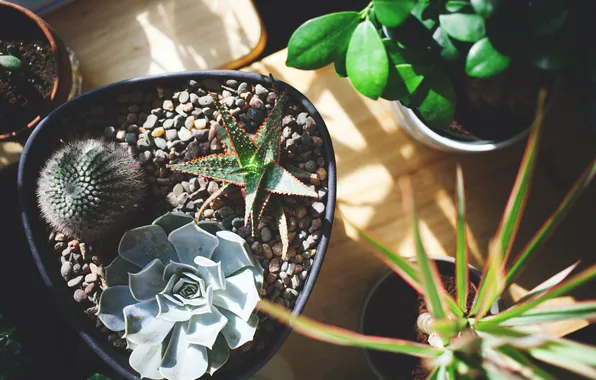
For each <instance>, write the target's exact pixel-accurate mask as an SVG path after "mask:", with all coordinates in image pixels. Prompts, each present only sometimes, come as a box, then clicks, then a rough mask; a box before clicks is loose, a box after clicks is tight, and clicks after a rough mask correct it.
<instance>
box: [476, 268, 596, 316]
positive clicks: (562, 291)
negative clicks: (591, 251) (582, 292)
mask: <svg viewBox="0 0 596 380" xmlns="http://www.w3.org/2000/svg"><path fill="white" fill-rule="evenodd" d="M594 279H596V264H595V265H592V266H591V267H589V268H587V269H585V270H583V271H582V272H580V273H578V274H576V275H575V276H573V277H571V278H569V279H567V280H565V281H564V282H562V283H560V284H559V285H557V286H554V287H552V288H550V289H549V290H547V291H546V292H544V293H543V294H541V295H538V296H536V297H534V298H531V299H528V300H526V301H524V302H520V303H517V304H515V305H514V306H512V307H510V308H509V309H507V310H505V311H503V312H501V313H499V314H496V315H494V316H489V317H486V318H484V319H483V320H482V321H480V322H478V324H485V323H488V324H498V323H502V322H504V321H506V320H508V319H511V318H514V317H518V316H520V315H523V314H524V313H526V312H527V311H528V310H532V309H534V308H535V307H537V306H538V305H540V304H542V303H543V302H546V301H548V300H550V299H553V298H556V297H561V296H564V295H566V294H567V293H569V292H571V291H573V290H574V289H576V288H577V287H579V286H581V285H584V284H586V283H588V282H590V281H592V280H594ZM478 324H477V325H478Z"/></svg>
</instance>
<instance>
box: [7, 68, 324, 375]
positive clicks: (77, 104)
mask: <svg viewBox="0 0 596 380" xmlns="http://www.w3.org/2000/svg"><path fill="white" fill-rule="evenodd" d="M208 78H213V79H222V80H225V79H236V80H238V81H239V82H248V83H250V84H254V85H256V84H262V85H263V86H265V87H269V86H270V84H271V82H270V80H269V78H268V77H266V76H263V75H260V74H255V73H250V72H243V71H232V70H205V71H196V72H182V73H173V74H165V75H156V76H149V77H142V78H136V79H131V80H125V81H122V82H118V83H114V84H110V85H107V86H104V87H101V88H98V89H96V90H93V91H90V92H87V93H85V94H83V95H81V96H78V97H76V98H74V99H73V100H71V101H69V102H67V103H65V104H63V105H62V106H60V107H58V108H57V109H56V110H54V111H53V112H52V113H51V114H49V115H48V116H47V117H46V118H45V119H44V120H43V121H42V122H41V123H40V124H39V126H38V127H37V128H36V129H35V130H34V132H33V134H32V135H31V136H30V138H29V140H28V141H27V144H26V146H25V148H24V151H23V155H22V158H21V161H20V165H19V171H18V193H19V207H20V213H21V219H22V223H23V228H24V230H25V234H26V238H27V242H28V245H29V249H30V251H31V254H32V255H33V259H34V261H35V263H36V265H37V268H38V270H39V273H40V275H41V277H42V279H43V281H44V283H45V285H46V287H47V290H48V292H49V295H50V296H51V297H53V298H54V299H55V301H56V303H57V304H58V307H59V309H60V310H61V312H62V314H63V315H64V318H66V319H67V320H68V321H69V323H70V324H71V325H72V326H73V328H74V329H75V330H76V331H77V332H78V333H79V335H80V336H81V338H82V339H83V341H85V343H86V344H87V345H89V347H90V348H91V349H92V350H93V351H94V352H95V353H96V354H97V355H98V356H99V357H100V358H101V359H103V361H104V362H105V363H106V364H107V365H108V366H109V367H110V368H111V369H112V372H113V376H114V377H116V378H123V379H127V380H128V379H129V380H133V379H138V378H139V377H138V374H137V373H136V372H135V371H134V370H133V369H132V368H131V367H130V366H129V364H128V355H125V354H123V353H122V352H120V351H117V350H116V349H114V347H113V346H112V345H111V344H110V343H109V342H108V340H107V336H106V335H105V334H102V333H101V332H100V331H99V330H98V329H97V328H96V327H95V322H94V321H91V320H90V319H89V318H88V317H87V316H86V315H85V314H84V313H83V310H82V308H81V306H80V305H79V304H77V303H76V302H75V301H74V299H73V297H72V291H71V290H69V289H68V287H67V285H66V283H65V281H64V279H63V278H62V277H61V275H60V261H59V260H58V257H57V255H56V254H55V253H54V252H52V249H51V247H49V245H48V242H47V232H46V224H45V223H44V222H43V220H42V219H41V218H40V212H39V209H38V206H37V204H36V196H35V192H36V189H37V178H38V175H39V173H40V171H41V168H42V167H43V165H44V163H45V161H46V159H48V158H49V157H50V155H51V154H52V153H53V152H52V146H54V142H57V141H58V139H59V137H60V136H59V135H58V133H59V132H58V131H59V130H60V121H61V120H62V119H63V118H65V117H68V116H71V115H73V114H76V113H78V112H80V110H82V109H86V108H87V107H90V106H92V105H101V104H102V103H103V102H104V101H106V100H107V99H114V98H115V97H116V96H117V95H118V94H120V93H124V92H131V91H134V90H139V89H152V90H154V89H155V87H156V86H158V85H161V86H163V87H170V88H172V87H176V86H178V85H180V86H182V85H183V84H184V83H188V81H189V80H190V79H194V80H198V81H200V80H205V79H208ZM277 84H278V86H279V87H280V88H281V89H287V90H288V93H289V95H290V97H291V99H293V100H294V101H295V102H296V103H299V104H301V105H302V106H303V107H304V109H305V110H306V111H307V112H308V113H309V114H310V115H311V116H312V117H313V118H314V120H315V122H316V124H317V126H318V128H319V130H320V132H321V135H322V137H323V139H324V148H325V153H324V154H325V160H326V162H327V163H328V188H329V192H328V195H327V199H326V212H325V219H324V223H323V234H322V237H321V241H320V243H319V245H318V247H317V253H316V255H315V258H314V263H313V265H312V268H311V271H310V274H309V276H308V278H307V279H306V281H305V283H304V286H303V289H302V292H301V293H300V295H299V296H298V299H297V300H296V305H295V307H294V313H296V314H299V313H301V312H302V310H303V309H304V306H305V305H306V302H307V301H308V298H309V296H310V294H311V292H312V289H313V286H314V285H315V281H316V279H317V276H318V274H319V271H320V269H321V265H322V264H323V259H324V258H325V251H326V250H327V244H328V242H329V237H330V235H331V226H332V224H333V216H334V211H335V196H336V171H335V156H334V153H333V147H332V144H331V138H330V137H329V132H328V131H327V127H326V126H325V123H324V121H323V119H322V117H321V115H320V114H319V112H318V111H317V110H316V108H315V106H314V105H313V104H312V103H311V102H310V101H309V100H308V99H307V98H306V97H305V96H304V95H303V94H301V93H300V92H299V91H297V90H296V89H295V88H293V87H292V86H290V85H288V84H287V83H284V82H281V81H277ZM290 331H291V329H290V328H289V327H287V326H285V325H277V327H276V330H275V331H273V332H272V339H271V341H270V344H268V345H267V346H266V348H265V349H264V350H263V351H262V352H260V353H258V354H257V355H258V357H257V358H256V359H254V360H250V361H243V362H242V364H241V365H238V366H236V367H233V368H232V367H229V368H227V367H225V366H224V367H223V368H222V369H221V370H219V371H217V372H216V373H215V375H214V376H213V377H211V378H212V379H214V380H218V379H219V380H221V379H245V378H248V377H250V376H252V375H254V374H255V373H256V372H258V371H259V369H260V368H261V367H263V366H264V365H265V364H266V363H267V362H268V361H269V360H270V359H271V358H272V357H273V355H274V354H275V353H276V352H277V351H278V350H279V348H280V347H281V345H282V344H283V342H284V341H285V340H286V338H287V337H288V335H289V334H290ZM207 377H208V376H207Z"/></svg>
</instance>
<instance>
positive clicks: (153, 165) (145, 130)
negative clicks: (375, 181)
mask: <svg viewBox="0 0 596 380" xmlns="http://www.w3.org/2000/svg"><path fill="white" fill-rule="evenodd" d="M208 91H211V92H213V93H217V94H220V95H221V96H220V99H221V100H220V101H221V103H222V104H224V106H225V107H226V108H228V109H229V110H230V113H231V114H232V115H234V116H235V117H236V119H237V120H238V122H239V123H240V124H241V125H242V126H243V127H244V128H245V130H246V131H247V132H249V133H250V134H251V135H252V134H254V133H255V132H256V131H257V129H258V127H259V126H260V125H261V124H262V123H263V121H264V119H265V117H266V116H267V114H268V112H269V111H270V110H271V108H272V107H273V105H274V103H275V99H276V94H275V93H274V92H273V91H272V90H271V89H268V88H265V87H263V86H262V85H260V84H257V85H256V86H253V85H252V84H249V83H245V82H241V83H239V82H238V81H236V80H234V79H229V80H226V81H222V82H220V81H217V80H213V79H206V80H204V81H194V80H191V81H189V82H188V83H186V84H185V85H182V86H180V87H179V88H165V87H158V88H152V89H147V90H139V91H135V92H132V93H122V94H119V95H118V96H117V98H116V99H111V100H108V101H106V102H105V103H103V104H97V105H95V106H93V107H91V108H90V109H88V110H84V111H83V112H81V113H80V114H79V115H76V116H74V117H72V118H70V119H67V120H63V122H62V126H63V132H62V135H63V136H64V140H65V141H66V140H68V139H72V138H77V137H102V138H105V139H108V140H112V141H116V142H118V143H119V144H121V145H122V146H124V147H126V149H128V152H129V153H130V154H131V155H133V156H134V157H135V158H136V159H137V161H138V162H139V163H140V164H141V165H142V167H143V168H144V169H145V172H146V183H147V186H146V188H145V189H139V191H145V193H146V196H145V198H144V204H143V205H141V207H140V211H139V215H138V217H137V218H136V220H135V222H134V223H133V225H129V226H127V227H126V228H127V229H129V228H133V227H136V226H139V225H145V224H149V223H151V222H152V221H153V219H155V218H156V217H157V216H159V215H161V214H163V213H165V212H167V211H173V210H176V211H182V212H185V213H187V214H188V215H191V216H193V217H197V216H198V215H197V211H198V209H199V208H200V207H201V206H202V205H203V203H204V202H205V200H206V199H207V198H208V197H209V196H210V194H212V193H213V192H215V191H217V190H218V189H219V187H220V186H221V185H222V184H221V183H220V182H218V181H213V180H209V179H207V178H204V177H194V176H191V175H186V174H181V173H173V172H171V171H170V170H169V169H167V167H166V165H167V164H173V163H177V162H182V161H187V160H191V159H195V158H197V157H201V156H205V155H209V154H213V153H223V152H224V149H223V148H222V143H221V141H220V136H218V133H217V132H216V128H215V125H216V123H218V122H219V121H220V119H221V116H220V115H219V112H218V111H217V110H216V109H215V104H214V102H213V99H212V98H211V97H210V96H209V94H208ZM282 128H283V132H282V157H281V160H282V162H290V163H292V164H293V165H295V166H297V167H299V168H302V169H304V170H306V171H308V172H310V173H312V174H311V177H310V184H309V185H310V186H311V187H312V188H313V189H315V190H316V191H317V192H318V194H319V199H312V198H303V197H293V196H282V198H281V199H282V203H283V205H284V210H285V212H286V215H287V217H288V227H289V231H290V232H289V237H290V248H289V250H288V253H287V255H285V256H284V255H282V243H281V239H280V236H279V231H278V229H277V223H276V222H275V220H274V219H273V217H272V216H271V214H268V213H267V211H266V212H265V214H264V215H263V217H262V219H261V222H260V224H259V226H257V229H256V233H255V236H251V235H250V228H248V227H245V226H244V200H243V197H242V194H241V192H240V190H239V189H235V190H234V191H231V192H229V193H227V194H226V195H223V196H221V197H219V198H218V199H216V200H215V201H213V202H212V204H211V205H209V207H208V208H206V210H205V211H204V213H203V215H202V216H201V219H209V220H217V221H219V222H221V223H222V224H223V226H224V228H226V229H228V230H231V231H233V232H236V233H238V234H239V235H240V236H242V237H243V238H244V239H246V241H247V242H248V244H249V246H250V247H251V250H252V253H253V255H254V257H255V259H256V260H257V261H258V262H259V263H260V265H261V266H262V267H263V269H264V278H265V281H264V286H263V289H262V290H261V297H263V298H267V299H269V300H272V301H274V302H277V303H279V304H281V305H283V306H286V307H288V308H293V307H294V303H295V301H296V298H297V297H298V295H299V294H300V291H301V289H302V285H303V283H304V281H305V280H306V278H307V277H308V274H309V271H310V269H311V266H312V264H313V257H314V255H315V253H316V248H317V245H318V243H319V241H320V238H321V233H322V232H321V231H322V226H323V219H324V214H325V202H326V196H327V163H326V162H325V159H324V149H323V139H322V137H321V136H320V133H319V131H318V128H317V125H316V123H315V121H314V119H313V118H312V117H311V116H310V115H309V114H308V113H307V112H304V110H303V109H302V108H301V106H300V105H297V104H295V103H293V101H292V99H290V106H289V107H287V109H286V115H285V117H284V118H283V121H282ZM122 232H124V231H122ZM116 235H117V236H110V237H109V238H107V239H106V240H103V241H101V242H95V243H93V244H91V243H89V242H83V241H77V240H75V239H72V238H70V237H67V236H64V235H63V234H61V233H56V232H55V231H50V235H49V242H50V244H52V245H53V247H54V251H55V252H56V253H57V254H58V255H59V257H60V260H61V263H62V265H61V267H60V273H61V275H62V277H63V278H64V280H65V281H66V282H67V284H68V286H69V287H70V288H71V289H72V290H73V298H74V299H75V301H76V302H79V303H80V304H81V308H82V312H83V311H84V312H85V313H86V314H87V315H89V317H90V318H93V319H95V320H96V324H97V327H98V328H100V329H101V330H102V331H104V332H105V333H106V339H108V340H109V341H110V342H111V343H112V344H113V345H114V346H115V347H118V348H125V347H126V342H125V340H123V339H121V334H117V333H114V332H111V331H109V330H108V329H107V328H105V327H104V326H103V325H102V323H101V322H100V321H99V319H97V318H96V317H95V313H96V312H97V302H98V301H99V296H100V294H101V291H102V290H103V289H104V288H105V286H106V284H105V281H104V278H103V268H104V266H106V265H108V264H109V263H110V262H111V260H112V259H113V258H114V257H115V256H116V255H117V243H118V241H119V238H120V236H121V234H116ZM274 327H275V323H274V322H273V321H272V320H269V319H267V318H266V317H265V316H263V315H261V322H260V324H259V328H258V330H257V333H256V335H255V339H254V340H253V341H252V342H249V343H247V344H246V345H245V346H243V347H242V348H241V349H240V350H237V351H248V350H251V349H252V348H255V349H256V351H260V350H261V349H263V348H264V347H265V345H266V344H267V332H270V331H272V329H273V328H274ZM232 360H233V358H231V361H232Z"/></svg>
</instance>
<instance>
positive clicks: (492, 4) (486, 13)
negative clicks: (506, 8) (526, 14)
mask: <svg viewBox="0 0 596 380" xmlns="http://www.w3.org/2000/svg"><path fill="white" fill-rule="evenodd" d="M470 2H471V3H472V8H474V12H476V13H477V14H479V15H480V16H482V17H484V18H490V17H491V16H492V15H494V14H495V12H496V11H497V9H498V7H499V6H500V3H501V0H470Z"/></svg>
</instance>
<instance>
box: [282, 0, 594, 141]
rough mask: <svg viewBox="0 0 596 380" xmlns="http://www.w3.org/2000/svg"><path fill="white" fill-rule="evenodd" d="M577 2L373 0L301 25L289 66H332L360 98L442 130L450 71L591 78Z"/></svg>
mask: <svg viewBox="0 0 596 380" xmlns="http://www.w3.org/2000/svg"><path fill="white" fill-rule="evenodd" d="M580 3H581V2H578V1H562V0H544V1H529V0H526V1H493V0H440V1H428V0H373V1H371V2H370V3H369V4H368V5H367V6H366V7H365V8H364V9H363V10H362V11H360V12H356V11H344V12H337V13H331V14H327V15H324V16H320V17H317V18H314V19H312V20H309V21H307V22H305V23H304V24H303V25H301V26H300V27H299V28H298V29H297V30H296V31H295V32H294V34H293V35H292V37H291V38H290V41H289V43H288V57H287V61H286V64H287V65H288V66H291V67H295V68H298V69H304V70H314V69H318V68H321V67H323V66H326V65H328V64H331V63H333V64H334V66H335V71H336V72H337V75H339V76H340V77H348V78H349V79H350V81H351V83H352V85H353V86H354V88H355V89H356V90H358V91H359V92H360V93H362V94H363V95H365V96H367V97H369V98H372V99H378V98H383V99H387V100H398V101H400V102H401V103H402V104H403V105H405V106H407V107H409V108H411V109H413V110H416V111H417V112H418V114H419V116H420V117H421V118H422V119H423V120H424V122H425V124H426V125H428V126H429V127H431V128H435V129H439V130H443V131H448V126H449V125H450V123H451V121H452V120H453V118H454V115H455V110H456V105H457V103H458V99H457V96H459V95H457V91H456V89H455V88H454V86H455V85H456V84H458V85H459V83H458V80H457V79H454V78H453V77H452V75H451V73H452V72H457V73H459V72H462V73H464V72H465V74H467V76H469V77H471V78H489V77H495V76H497V75H499V74H500V73H503V72H504V71H505V70H507V69H508V67H509V66H510V65H512V64H514V63H517V64H520V65H524V66H527V67H529V68H530V69H531V70H534V69H537V71H539V72H558V71H561V70H564V69H567V68H570V67H578V68H580V69H581V70H583V71H584V72H586V75H585V76H586V77H590V74H592V75H591V77H592V78H596V76H594V75H593V71H594V70H593V68H594V67H596V64H595V62H596V54H595V53H596V50H595V49H593V48H592V47H587V46H588V44H580V43H578V38H579V37H578V36H576V35H575V33H576V25H575V22H576V19H577V16H578V14H580V13H581V12H582V11H581V7H580ZM582 6H583V5H582ZM585 51H588V53H586V52H585ZM460 82H461V81H460ZM530 111H531V110H530Z"/></svg>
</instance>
